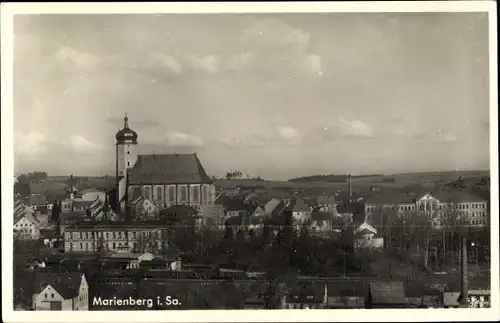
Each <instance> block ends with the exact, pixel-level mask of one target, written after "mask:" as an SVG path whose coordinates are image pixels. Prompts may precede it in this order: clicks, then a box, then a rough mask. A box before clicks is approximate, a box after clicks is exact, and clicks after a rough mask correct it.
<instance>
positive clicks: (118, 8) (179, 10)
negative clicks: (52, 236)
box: [1, 1, 500, 322]
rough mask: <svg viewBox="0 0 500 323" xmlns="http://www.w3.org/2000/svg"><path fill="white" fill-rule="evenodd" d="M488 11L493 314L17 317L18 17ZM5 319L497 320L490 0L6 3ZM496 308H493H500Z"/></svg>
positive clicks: (495, 115) (493, 26)
mask: <svg viewBox="0 0 500 323" xmlns="http://www.w3.org/2000/svg"><path fill="white" fill-rule="evenodd" d="M294 12H296V13H301V12H302V13H304V12H339V13H340V12H488V13H489V26H490V27H489V37H490V138H491V139H490V170H491V201H492V205H491V214H492V216H491V228H492V230H491V235H492V237H491V264H492V265H491V278H492V285H491V291H492V295H491V304H492V306H494V307H492V308H490V309H421V310H420V309H414V310H411V314H409V313H410V312H409V311H408V309H404V310H403V309H401V310H396V309H394V310H382V309H380V310H379V309H372V310H334V311H333V312H332V310H313V311H307V310H305V311H304V310H264V311H255V310H239V311H234V310H232V311H225V310H207V311H168V312H166V313H165V312H163V311H161V312H160V311H149V312H142V311H139V312H132V311H131V312H111V311H108V312H79V313H78V314H76V313H72V312H59V313H58V314H57V315H55V313H53V312H18V311H13V304H12V299H13V297H12V294H13V291H12V278H11V277H12V266H11V265H10V264H12V244H13V243H12V229H10V228H12V226H13V223H12V222H13V220H12V217H11V216H9V214H10V210H11V209H12V204H13V190H12V189H11V187H12V179H13V176H14V174H13V173H14V160H13V151H14V149H13V107H12V103H13V84H12V79H13V15H14V14H21V13H22V14H41V13H58V14H70V13H72V14H74V13H78V14H84V13H85V14H105V13H107V14H111V13H120V14H126V13H128V14H139V13H142V14H145V13H152V14H157V13H176V14H183V13H197V14H202V13H294ZM1 23H2V28H1V32H2V34H1V45H2V46H1V54H2V55H1V59H2V61H1V62H2V65H1V68H2V69H1V70H2V82H1V87H2V88H1V89H2V92H1V93H2V95H1V99H2V109H1V113H2V114H1V122H2V138H1V139H2V142H1V143H2V158H1V165H2V209H4V210H9V211H7V212H6V213H7V214H4V216H2V231H3V232H2V249H3V250H2V251H3V252H2V263H3V264H4V265H3V266H2V278H3V279H2V283H3V284H2V313H3V320H4V321H6V322H69V321H72V322H100V321H107V322H212V321H216V322H249V321H253V322H269V321H273V322H286V321H297V322H321V321H344V322H355V321H368V320H369V321H373V322H389V321H401V322H406V321H468V320H477V321H487V320H498V319H499V318H500V311H499V306H498V304H500V298H499V280H498V278H497V279H495V277H499V276H500V275H499V264H498V260H499V259H498V255H499V237H498V228H499V220H498V214H499V208H498V142H497V138H498V110H497V108H498V93H497V84H498V78H497V77H498V76H497V29H496V26H497V17H496V3H495V2H493V1H430V2H429V1H411V2H374V1H373V2H354V1H352V2H307V3H306V2H286V3H285V2H282V3H277V2H272V3H258V2H253V3H214V2H212V3H206V2H203V3H202V2H198V3H195V2H193V3H168V4H166V3H29V4H27V3H2V5H1ZM495 305H496V306H495Z"/></svg>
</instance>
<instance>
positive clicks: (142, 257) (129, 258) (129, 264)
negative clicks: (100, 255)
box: [104, 252, 166, 269]
mask: <svg viewBox="0 0 500 323" xmlns="http://www.w3.org/2000/svg"><path fill="white" fill-rule="evenodd" d="M104 259H105V261H106V262H110V263H113V262H114V263H119V262H121V263H122V264H123V267H124V268H127V269H133V268H139V267H140V266H141V263H142V262H143V261H152V260H154V259H155V255H153V254H152V253H149V252H143V253H141V252H115V253H112V254H110V255H109V256H106V257H104ZM163 267H166V262H163Z"/></svg>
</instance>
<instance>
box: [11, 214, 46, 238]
mask: <svg viewBox="0 0 500 323" xmlns="http://www.w3.org/2000/svg"><path fill="white" fill-rule="evenodd" d="M14 237H15V238H17V239H21V240H36V239H38V238H39V237H40V222H39V221H38V220H37V219H36V217H35V216H34V215H31V214H29V213H27V214H24V215H23V216H22V217H21V218H20V219H19V220H18V221H17V222H15V223H14Z"/></svg>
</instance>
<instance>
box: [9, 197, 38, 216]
mask: <svg viewBox="0 0 500 323" xmlns="http://www.w3.org/2000/svg"><path fill="white" fill-rule="evenodd" d="M25 214H31V215H34V214H35V211H34V210H33V209H32V208H31V207H28V206H26V203H25V202H24V200H23V198H22V197H21V196H20V195H17V196H16V198H15V201H14V219H18V220H19V219H20V218H21V217H23V216H24V215H25ZM14 221H15V220H14Z"/></svg>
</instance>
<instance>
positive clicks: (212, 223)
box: [200, 204, 224, 229]
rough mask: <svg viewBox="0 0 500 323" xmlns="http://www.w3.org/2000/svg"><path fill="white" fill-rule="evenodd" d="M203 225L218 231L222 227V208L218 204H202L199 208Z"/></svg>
mask: <svg viewBox="0 0 500 323" xmlns="http://www.w3.org/2000/svg"><path fill="white" fill-rule="evenodd" d="M200 215H201V217H202V219H203V225H204V226H206V227H210V228H218V229H220V228H221V227H222V226H223V225H224V207H223V206H222V205H220V204H203V205H201V207H200Z"/></svg>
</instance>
